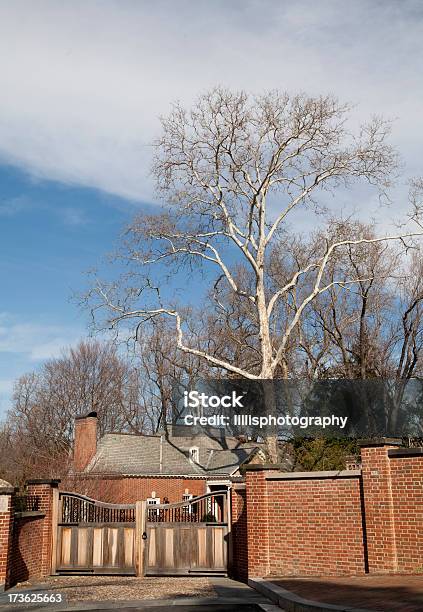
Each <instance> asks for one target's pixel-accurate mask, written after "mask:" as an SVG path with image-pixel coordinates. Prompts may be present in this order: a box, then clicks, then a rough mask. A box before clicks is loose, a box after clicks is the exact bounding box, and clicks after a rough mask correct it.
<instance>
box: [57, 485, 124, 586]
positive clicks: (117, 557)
mask: <svg viewBox="0 0 423 612" xmlns="http://www.w3.org/2000/svg"><path fill="white" fill-rule="evenodd" d="M58 497H59V499H58V508H57V513H58V516H57V540H56V564H55V566H56V571H57V572H58V573H74V574H84V573H92V574H130V575H134V574H135V573H136V568H135V563H136V552H135V549H136V545H135V541H136V522H135V504H127V505H117V504H106V503H103V502H99V501H95V500H93V499H90V498H89V497H85V496H83V495H78V494H76V493H68V492H65V491H60V492H59V496H58Z"/></svg>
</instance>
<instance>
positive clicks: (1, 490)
mask: <svg viewBox="0 0 423 612" xmlns="http://www.w3.org/2000/svg"><path fill="white" fill-rule="evenodd" d="M17 490H18V488H17V487H0V495H12V494H13V493H16V491H17Z"/></svg>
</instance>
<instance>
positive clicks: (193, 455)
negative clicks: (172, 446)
mask: <svg viewBox="0 0 423 612" xmlns="http://www.w3.org/2000/svg"><path fill="white" fill-rule="evenodd" d="M189 460H190V461H192V462H193V463H199V462H200V450H199V448H198V446H191V448H190V449H189Z"/></svg>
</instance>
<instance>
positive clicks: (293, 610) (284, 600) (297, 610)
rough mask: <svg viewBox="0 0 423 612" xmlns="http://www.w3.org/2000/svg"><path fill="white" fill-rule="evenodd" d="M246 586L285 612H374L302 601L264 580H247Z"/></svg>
mask: <svg viewBox="0 0 423 612" xmlns="http://www.w3.org/2000/svg"><path fill="white" fill-rule="evenodd" d="M248 586H250V587H252V588H253V589H255V590H256V591H258V592H259V593H261V594H262V595H265V597H268V599H270V600H271V601H273V603H275V604H276V605H278V606H279V607H280V608H282V610H286V612H375V611H374V610H368V609H367V608H352V607H351V606H348V605H344V606H338V605H335V604H325V603H322V602H320V601H312V600H311V599H303V598H302V597H300V596H299V595H296V594H295V593H292V592H291V591H287V590H286V589H283V588H282V587H280V586H277V585H276V584H273V583H271V582H269V581H267V580H265V579H264V578H249V579H248Z"/></svg>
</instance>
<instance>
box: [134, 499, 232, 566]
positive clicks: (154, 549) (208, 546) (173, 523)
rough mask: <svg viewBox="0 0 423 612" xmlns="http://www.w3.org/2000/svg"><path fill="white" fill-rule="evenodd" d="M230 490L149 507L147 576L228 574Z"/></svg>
mask: <svg viewBox="0 0 423 612" xmlns="http://www.w3.org/2000/svg"><path fill="white" fill-rule="evenodd" d="M227 495H228V493H227V491H217V492H216V493H209V494H207V495H202V496H200V497H196V498H194V499H191V500H189V501H184V502H181V503H179V504H159V505H154V506H147V507H146V522H145V525H146V532H145V536H146V539H147V541H146V546H145V562H144V568H145V569H144V571H145V574H146V575H147V576H154V575H156V576H157V575H179V574H184V575H188V574H216V573H218V574H226V572H227V559H228V553H227V549H228V531H229V528H228V516H227V513H228V499H227Z"/></svg>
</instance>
